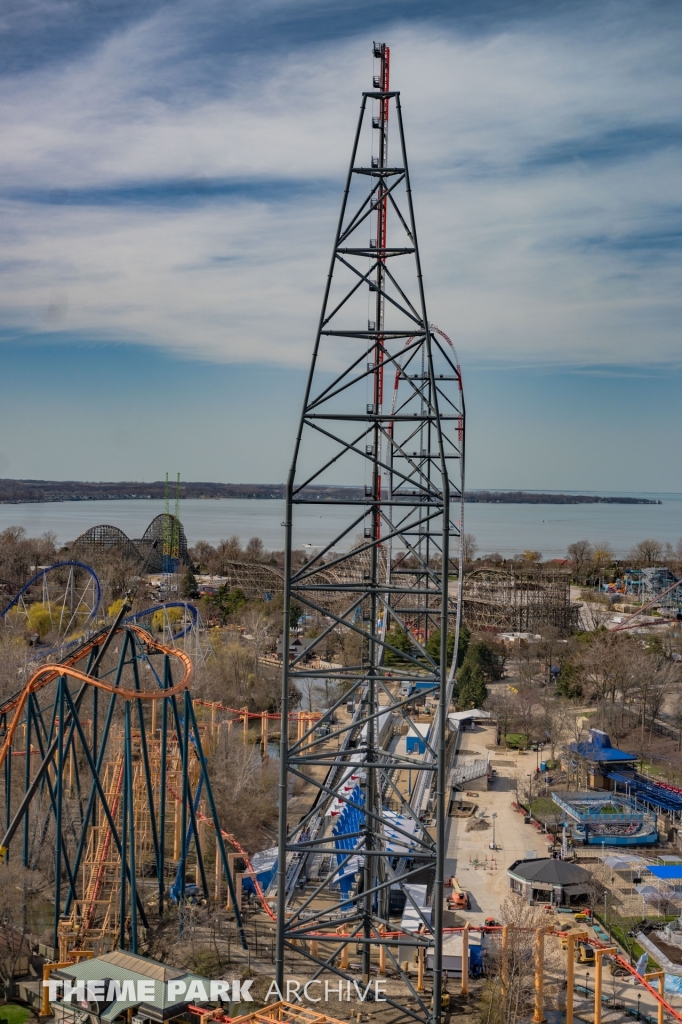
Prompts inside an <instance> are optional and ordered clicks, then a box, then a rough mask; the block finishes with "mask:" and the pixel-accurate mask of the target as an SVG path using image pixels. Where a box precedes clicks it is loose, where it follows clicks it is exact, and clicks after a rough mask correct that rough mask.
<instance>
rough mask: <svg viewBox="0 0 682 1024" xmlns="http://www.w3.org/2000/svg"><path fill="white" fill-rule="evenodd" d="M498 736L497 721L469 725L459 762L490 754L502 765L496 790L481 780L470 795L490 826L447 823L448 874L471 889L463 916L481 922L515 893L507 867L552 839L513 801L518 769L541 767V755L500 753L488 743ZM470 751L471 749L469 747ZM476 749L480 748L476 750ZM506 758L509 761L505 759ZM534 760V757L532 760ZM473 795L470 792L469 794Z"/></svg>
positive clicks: (543, 851) (541, 854) (543, 850)
mask: <svg viewBox="0 0 682 1024" xmlns="http://www.w3.org/2000/svg"><path fill="white" fill-rule="evenodd" d="M494 741H495V727H494V726H489V725H484V726H481V725H478V726H476V727H475V729H474V731H472V732H470V731H469V730H467V731H466V732H464V733H463V734H462V737H461V740H460V748H459V749H460V753H459V755H458V758H457V761H456V764H457V765H461V764H463V763H464V764H466V763H467V762H471V761H474V760H477V759H478V756H477V755H480V756H481V757H486V756H487V755H488V754H490V759H491V761H492V763H493V767H495V766H497V777H496V779H495V781H494V782H493V783H492V787H491V789H490V790H488V791H486V790H485V789H481V788H480V783H481V782H485V780H483V779H481V780H477V781H476V782H473V783H472V784H471V788H472V791H473V792H475V793H476V794H477V796H476V797H469V798H468V799H469V800H473V801H474V803H476V804H477V805H478V810H477V812H476V814H477V815H478V814H479V812H480V811H483V812H484V814H485V819H486V820H487V821H488V822H489V824H490V828H488V829H485V830H484V831H480V832H479V831H473V832H467V831H466V826H467V824H468V823H469V822H470V821H471V819H470V818H449V819H448V829H447V852H446V862H445V877H446V878H449V877H450V875H456V876H457V880H458V881H459V884H460V885H461V886H462V888H463V889H466V890H467V892H468V893H469V896H470V900H471V909H470V910H469V911H468V912H467V913H462V914H461V916H462V917H463V918H465V919H467V920H469V921H471V922H472V924H480V923H482V922H483V920H484V918H486V917H497V915H498V914H499V909H500V903H501V902H502V900H503V899H504V898H505V896H506V895H507V894H508V893H509V878H508V876H507V870H506V869H507V868H508V867H509V865H510V864H512V863H513V862H514V861H515V860H520V859H522V858H523V857H525V856H526V855H527V854H528V853H530V852H531V851H533V853H535V854H536V855H537V856H538V857H546V856H547V839H546V837H545V836H543V835H540V834H539V833H538V831H537V830H536V828H535V827H534V826H533V825H524V823H523V817H522V815H520V814H519V813H518V811H515V810H514V809H513V807H512V803H513V802H514V801H515V799H516V796H515V792H514V779H515V777H516V774H517V772H519V771H524V770H525V769H526V767H527V768H528V770H534V769H535V755H533V756H532V758H531V757H530V756H525V757H523V756H521V757H519V756H518V755H516V754H514V753H512V752H510V753H507V754H505V753H503V752H500V753H495V752H494V751H490V750H488V749H487V748H488V746H489V745H491V744H493V743H494ZM465 752H468V753H465ZM474 752H475V753H474ZM500 762H506V763H500ZM531 762H532V763H531ZM466 799H467V797H466V796H465V800H466ZM493 812H495V813H496V814H497V818H496V819H495V842H496V845H497V847H498V849H497V850H491V849H490V844H491V843H492V841H493V828H492V823H493V819H492V817H491V815H492V814H493Z"/></svg>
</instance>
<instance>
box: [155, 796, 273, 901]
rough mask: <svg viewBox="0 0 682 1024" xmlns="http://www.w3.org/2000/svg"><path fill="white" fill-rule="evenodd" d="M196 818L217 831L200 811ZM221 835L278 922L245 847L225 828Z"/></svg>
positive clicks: (257, 894)
mask: <svg viewBox="0 0 682 1024" xmlns="http://www.w3.org/2000/svg"><path fill="white" fill-rule="evenodd" d="M167 789H168V792H169V793H170V795H171V796H172V797H173V799H174V800H179V799H180V797H179V796H178V794H177V793H176V792H175V790H174V789H172V788H171V786H167ZM196 817H197V821H203V822H205V823H206V824H207V825H210V826H211V828H212V829H215V824H214V822H213V821H212V820H211V818H207V817H206V815H205V814H201V813H200V812H199V811H197V815H196ZM220 833H221V835H222V837H223V839H227V841H228V843H230V844H231V845H232V846H234V848H235V850H236V851H237V853H238V854H239V855H240V857H241V858H242V860H243V861H244V863H245V864H246V870H247V871H248V872H249V873H250V875H251V880H252V882H253V885H254V888H255V890H256V896H257V897H258V900H259V902H260V905H261V907H262V908H263V910H264V911H265V913H266V914H267V915H268V917H269V918H271V920H273V921H276V920H277V917H276V915H275V912H274V911H273V909H272V907H271V906H270V904H269V903H268V901H267V900H266V898H265V894H264V892H263V890H262V888H261V884H260V882H259V881H258V879H257V877H256V872H255V871H254V870H253V865H252V863H251V860H250V859H249V855H248V853H247V852H246V850H245V849H244V847H243V846H242V845H241V843H239V842H238V841H237V840H236V839H235V838H234V836H233V835H232V833H231V832H226V831H225V829H224V828H221V830H220Z"/></svg>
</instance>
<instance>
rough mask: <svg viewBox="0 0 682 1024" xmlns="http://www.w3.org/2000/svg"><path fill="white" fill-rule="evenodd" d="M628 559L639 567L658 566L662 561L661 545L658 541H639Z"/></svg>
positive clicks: (650, 538) (648, 538)
mask: <svg viewBox="0 0 682 1024" xmlns="http://www.w3.org/2000/svg"><path fill="white" fill-rule="evenodd" d="M628 558H629V560H630V561H631V562H633V563H634V564H635V565H639V566H644V565H659V564H660V562H661V561H662V559H663V545H662V544H661V542H660V541H658V540H654V539H653V538H652V537H647V539H646V540H640V542H639V544H635V546H634V547H633V548H632V550H631V551H630V554H629V555H628Z"/></svg>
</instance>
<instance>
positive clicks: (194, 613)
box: [123, 601, 199, 641]
mask: <svg viewBox="0 0 682 1024" xmlns="http://www.w3.org/2000/svg"><path fill="white" fill-rule="evenodd" d="M166 608H182V609H184V610H185V611H187V612H188V613H189V616H190V618H191V620H192V621H191V622H190V623H189V624H188V625H186V626H185V628H184V629H181V630H180V632H179V633H173V637H172V639H173V640H174V641H175V640H180V639H182V637H183V636H186V635H187V634H188V633H190V632H191V631H192V630H193V629H197V628H198V625H199V611H198V609H197V607H196V605H193V604H189V603H188V602H187V601H166V602H165V603H164V604H154V605H152V606H151V607H150V608H143V609H142V611H139V612H133V614H132V615H128V617H127V618H125V619H123V623H124V624H127V623H129V622H137V621H138V620H139V619H147V618H150V617H151V616H152V615H154V613H155V612H162V611H164V610H165V609H166Z"/></svg>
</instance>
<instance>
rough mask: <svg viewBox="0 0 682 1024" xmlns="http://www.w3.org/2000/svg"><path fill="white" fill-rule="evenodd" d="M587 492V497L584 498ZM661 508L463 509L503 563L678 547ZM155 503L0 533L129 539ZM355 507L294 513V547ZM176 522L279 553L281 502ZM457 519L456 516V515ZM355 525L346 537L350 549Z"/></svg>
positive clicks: (189, 507) (22, 513) (8, 515)
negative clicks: (115, 534) (659, 544)
mask: <svg viewBox="0 0 682 1024" xmlns="http://www.w3.org/2000/svg"><path fill="white" fill-rule="evenodd" d="M582 493H585V492H582ZM641 496H642V497H649V498H657V499H658V498H660V500H661V501H662V502H663V504H661V505H505V504H500V505H497V504H495V505H488V504H477V503H474V504H471V503H467V505H466V506H465V512H464V529H465V530H466V532H467V533H473V534H474V535H475V537H476V539H477V542H478V546H479V553H480V554H486V553H490V552H493V551H499V552H500V554H501V555H503V556H505V557H508V556H510V555H514V554H516V552H519V551H524V550H526V549H528V548H531V549H533V550H536V551H541V552H542V554H543V557H545V558H560V557H563V556H564V555H565V553H566V547H567V545H568V544H571V543H572V542H573V541H575V540H581V539H582V538H587V539H588V540H590V541H592V542H593V543H601V542H608V543H609V544H610V545H611V547H612V548H613V549H614V550H615V552H616V554H617V555H625V554H626V553H627V551H628V550H629V549H630V548H631V547H632V545H633V544H636V543H637V541H640V540H643V539H644V538H645V537H655V538H657V539H658V540H660V541H670V542H671V543H672V544H676V543H677V541H678V540H679V539H680V538H681V537H682V494H646V495H641ZM163 508H164V504H163V501H161V500H134V501H64V502H47V503H45V504H25V505H0V529H3V530H4V529H5V528H6V527H7V526H23V527H24V528H25V529H26V531H27V533H28V534H29V536H37V535H39V534H41V533H44V532H45V531H46V530H54V531H55V533H56V534H57V539H58V541H59V542H60V543H66V542H67V541H71V540H75V538H76V537H78V536H79V534H81V533H83V532H84V531H85V530H87V529H88V528H89V527H90V526H97V525H99V524H101V523H108V524H110V525H112V526H118V527H119V529H121V530H123V531H124V532H125V533H127V534H128V536H129V537H132V538H135V537H141V536H142V534H143V533H144V531H145V529H146V527H147V526H148V525H149V523H150V522H151V520H152V519H153V518H154V516H156V515H158V514H159V513H160V512H163ZM357 514H358V510H357V509H354V508H353V509H350V511H348V510H339V509H335V508H332V507H330V508H327V509H321V508H320V507H319V506H309V507H305V508H303V507H302V508H300V509H299V510H298V512H297V518H296V528H295V531H294V544H295V546H296V547H303V546H304V545H305V544H309V545H312V546H313V547H315V546H318V545H321V544H324V543H326V542H328V541H329V540H330V539H331V538H332V536H335V535H336V534H332V531H334V530H335V531H337V532H340V531H341V530H342V529H344V528H345V527H347V526H348V525H349V524H350V522H351V520H352V519H353V518H354V517H355V516H357ZM180 518H181V520H182V522H183V524H184V527H185V531H186V533H187V538H188V541H189V543H190V544H195V543H196V542H197V541H198V540H207V541H209V543H211V544H216V543H217V542H218V541H219V540H221V539H222V538H224V537H230V536H232V535H233V534H236V535H237V536H238V537H239V538H240V539H241V540H242V542H244V543H246V541H248V539H249V538H250V537H260V538H261V539H262V541H263V543H264V544H265V546H266V548H269V549H270V550H275V551H277V550H281V549H282V548H283V547H284V530H283V527H282V520H283V519H284V502H283V501H278V500H272V499H270V500H266V499H242V498H216V499H212V500H201V499H188V500H185V501H183V502H182V504H181V511H180ZM456 518H459V517H458V516H456ZM359 533H361V527H358V528H354V529H352V530H351V532H350V533H349V543H352V541H353V540H354V539H355V537H356V536H357V535H358V534H359Z"/></svg>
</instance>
